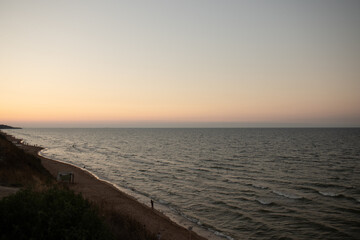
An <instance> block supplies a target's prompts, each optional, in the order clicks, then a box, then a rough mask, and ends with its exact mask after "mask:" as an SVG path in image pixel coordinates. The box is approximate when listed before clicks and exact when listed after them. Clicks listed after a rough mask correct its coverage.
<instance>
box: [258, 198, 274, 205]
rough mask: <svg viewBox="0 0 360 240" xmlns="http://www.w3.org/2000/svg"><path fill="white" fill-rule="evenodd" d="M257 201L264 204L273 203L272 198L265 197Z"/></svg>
mask: <svg viewBox="0 0 360 240" xmlns="http://www.w3.org/2000/svg"><path fill="white" fill-rule="evenodd" d="M256 201H257V202H258V203H260V204H262V205H270V204H272V203H273V202H272V201H270V200H265V199H256Z"/></svg>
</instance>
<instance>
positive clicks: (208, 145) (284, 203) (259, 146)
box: [4, 128, 360, 239]
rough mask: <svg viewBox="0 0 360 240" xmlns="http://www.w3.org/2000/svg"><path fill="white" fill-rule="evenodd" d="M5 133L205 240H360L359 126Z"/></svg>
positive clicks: (21, 130)
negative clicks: (109, 185) (150, 207)
mask: <svg viewBox="0 0 360 240" xmlns="http://www.w3.org/2000/svg"><path fill="white" fill-rule="evenodd" d="M4 132H6V133H8V134H11V135H14V136H16V137H17V138H21V139H23V140H24V142H26V143H28V144H32V145H40V146H43V147H44V148H45V149H44V150H42V151H41V153H40V154H41V155H43V156H45V157H48V158H51V159H54V160H59V161H63V162H67V163H70V164H73V165H76V166H78V167H81V168H84V169H86V170H87V171H90V172H91V173H93V174H94V175H96V176H97V177H98V178H100V179H103V180H105V181H108V182H110V183H112V184H114V185H115V186H117V187H118V188H119V189H121V190H123V191H125V192H127V193H128V194H130V195H132V196H134V197H135V198H136V199H138V201H141V202H143V203H144V204H147V205H150V199H153V200H154V202H155V207H156V208H158V209H159V210H160V211H162V212H164V214H165V215H167V216H169V217H170V218H171V219H173V220H174V221H175V222H177V223H179V224H181V225H183V226H185V227H187V228H192V229H194V230H195V231H196V232H199V233H200V234H202V235H204V236H206V237H207V238H208V239H360V129H359V128H339V129H337V128H331V129H325V128H305V129H301V128H289V129H286V128H279V129H272V128H257V129H256V128H254V129H251V128H239V129H228V128H225V129H204V128H198V129H191V128H185V129H170V128H160V129H144V128H139V129H127V128H123V129H121V128H120V129H108V128H101V129H94V128H93V129H74V128H71V129H70V128H69V129H13V130H4Z"/></svg>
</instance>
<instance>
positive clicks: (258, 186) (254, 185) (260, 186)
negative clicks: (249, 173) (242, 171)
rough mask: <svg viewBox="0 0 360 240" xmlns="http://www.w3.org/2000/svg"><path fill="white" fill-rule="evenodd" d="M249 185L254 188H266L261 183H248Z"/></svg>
mask: <svg viewBox="0 0 360 240" xmlns="http://www.w3.org/2000/svg"><path fill="white" fill-rule="evenodd" d="M249 185H250V186H252V187H254V188H258V189H268V187H265V186H262V185H258V184H252V183H250V184H249Z"/></svg>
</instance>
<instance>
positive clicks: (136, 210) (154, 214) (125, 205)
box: [0, 132, 206, 240]
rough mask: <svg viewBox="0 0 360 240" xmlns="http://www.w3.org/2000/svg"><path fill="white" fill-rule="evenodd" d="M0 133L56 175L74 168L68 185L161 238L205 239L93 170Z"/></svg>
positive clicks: (180, 239)
mask: <svg viewBox="0 0 360 240" xmlns="http://www.w3.org/2000/svg"><path fill="white" fill-rule="evenodd" d="M0 133H1V134H3V135H5V136H6V138H7V139H8V140H9V141H11V142H13V143H14V144H16V146H17V147H19V148H21V149H23V150H24V151H25V152H27V153H29V154H32V155H34V156H36V157H38V158H40V159H41V163H42V165H43V166H44V167H45V168H46V169H47V170H48V171H49V172H50V173H51V174H52V175H53V176H54V177H56V176H57V173H58V172H61V171H68V172H73V173H74V174H75V183H74V184H69V188H70V189H71V190H73V191H74V192H76V193H81V194H82V195H83V196H84V197H85V198H87V199H88V200H90V201H92V202H94V203H96V204H99V205H100V206H106V207H110V208H111V209H113V210H115V211H117V212H119V213H121V214H124V215H127V216H129V217H131V218H132V219H134V220H136V221H137V222H139V223H140V224H142V225H143V226H145V228H146V229H147V230H148V231H150V232H151V233H153V234H157V233H160V234H161V239H162V240H166V239H167V240H187V239H190V237H191V239H192V240H206V238H204V237H201V236H199V235H198V234H197V233H195V232H193V231H189V230H188V229H186V228H184V227H182V226H179V225H178V224H176V223H174V222H173V221H171V220H170V218H168V217H167V216H165V215H164V214H163V213H161V212H159V211H157V210H156V209H154V210H153V209H151V207H150V206H146V205H144V204H142V203H140V202H138V201H137V200H136V199H135V198H134V197H132V196H129V195H128V194H126V193H124V192H122V191H120V190H119V189H118V188H116V186H115V185H114V184H112V183H110V182H107V181H105V180H101V179H99V178H98V177H97V176H95V175H94V174H92V173H91V172H89V171H87V170H85V169H81V168H79V167H77V166H75V165H71V164H68V163H64V162H60V161H56V160H52V159H49V158H46V157H43V156H41V155H39V151H41V150H42V149H44V148H42V147H39V146H31V145H26V144H23V143H22V142H21V141H22V140H21V139H17V138H15V137H13V136H11V135H8V134H6V133H4V132H0ZM149 203H150V200H149Z"/></svg>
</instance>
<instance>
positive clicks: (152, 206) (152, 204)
mask: <svg viewBox="0 0 360 240" xmlns="http://www.w3.org/2000/svg"><path fill="white" fill-rule="evenodd" d="M150 202H151V209H152V210H154V201H153V200H152V199H151V200H150Z"/></svg>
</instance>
